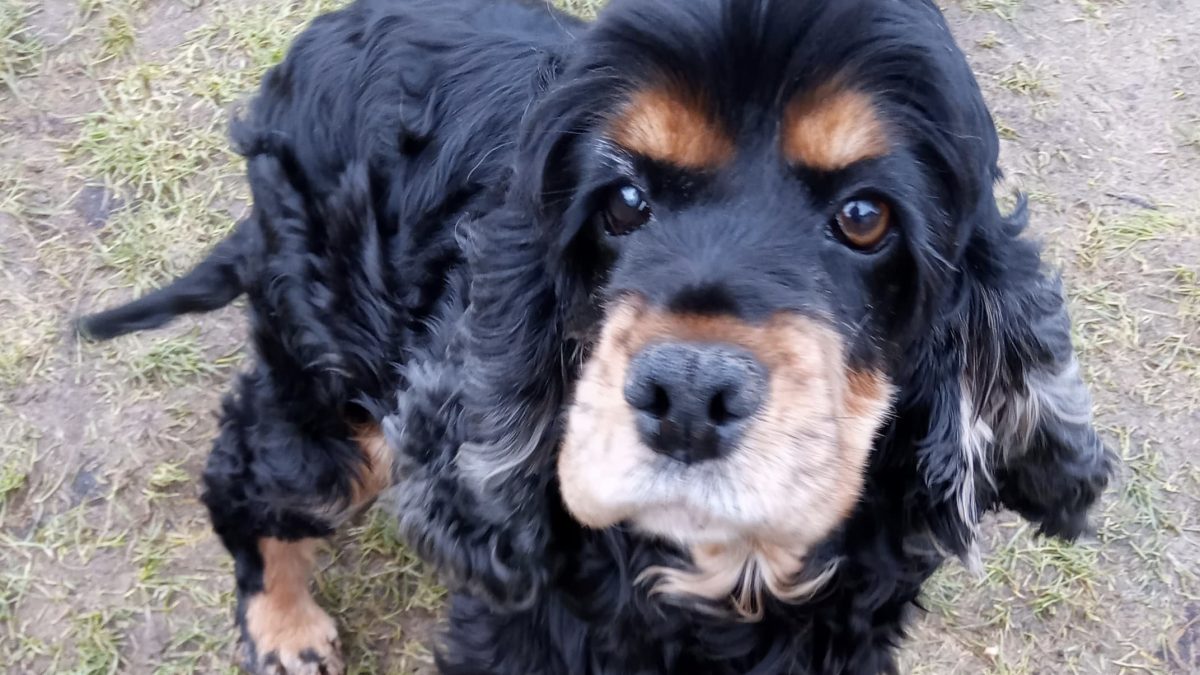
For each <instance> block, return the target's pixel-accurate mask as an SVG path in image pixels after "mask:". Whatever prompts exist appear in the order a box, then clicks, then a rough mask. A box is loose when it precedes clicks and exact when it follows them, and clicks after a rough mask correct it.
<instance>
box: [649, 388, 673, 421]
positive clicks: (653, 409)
mask: <svg viewBox="0 0 1200 675" xmlns="http://www.w3.org/2000/svg"><path fill="white" fill-rule="evenodd" d="M646 412H648V413H650V414H651V415H654V416H655V417H657V418H659V419H661V418H663V417H666V416H667V413H669V412H671V395H670V394H668V393H667V390H666V389H664V388H662V387H661V386H659V385H657V384H656V385H654V393H653V397H652V398H651V400H650V405H648V406H646Z"/></svg>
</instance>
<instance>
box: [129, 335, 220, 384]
mask: <svg viewBox="0 0 1200 675" xmlns="http://www.w3.org/2000/svg"><path fill="white" fill-rule="evenodd" d="M130 370H131V371H132V372H133V373H134V377H136V378H137V379H138V380H139V381H140V382H141V383H143V384H152V385H167V386H172V387H177V386H181V385H183V384H185V383H187V382H191V381H196V380H199V379H201V378H207V377H208V376H210V375H212V374H214V373H216V372H217V371H218V367H217V366H216V365H215V364H214V363H213V360H212V358H211V357H209V356H208V355H207V354H205V353H204V349H203V347H202V346H201V344H200V341H199V340H198V339H197V338H196V336H195V335H183V336H180V337H177V338H172V339H165V340H159V341H158V342H155V343H154V344H153V345H151V346H150V348H149V349H147V350H145V351H144V352H143V353H141V354H140V355H138V356H135V357H134V358H133V359H132V360H131V362H130Z"/></svg>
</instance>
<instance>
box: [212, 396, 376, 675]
mask: <svg viewBox="0 0 1200 675" xmlns="http://www.w3.org/2000/svg"><path fill="white" fill-rule="evenodd" d="M264 390H266V388H264V387H260V386H258V385H257V384H256V383H255V382H254V380H253V376H251V377H249V378H247V379H246V380H244V381H243V386H242V394H243V396H242V397H240V398H238V399H234V400H231V401H230V402H229V403H227V405H226V408H225V416H224V419H223V422H222V429H221V434H220V436H219V437H218V440H217V443H216V445H215V447H214V449H213V453H212V455H211V456H210V458H209V462H208V467H207V468H206V470H205V474H204V481H205V493H204V501H205V503H206V505H207V506H208V508H209V513H210V515H211V517H212V523H213V529H214V530H215V531H216V533H217V534H218V535H219V536H220V538H221V541H222V543H224V545H225V547H226V548H227V549H228V550H229V552H230V554H231V555H232V556H233V559H234V567H235V573H236V577H237V595H238V609H237V621H238V626H239V628H240V632H241V645H240V649H239V652H240V656H241V659H242V664H243V666H244V667H245V669H246V670H247V671H248V672H250V673H252V674H253V675H341V673H343V672H344V666H343V662H342V658H341V655H340V653H339V643H338V634H337V627H336V624H335V622H334V620H333V619H332V618H331V617H330V616H329V615H328V614H326V613H325V612H324V611H323V610H322V609H321V608H320V606H319V605H318V604H317V601H316V600H315V599H314V598H313V596H312V594H311V593H310V590H309V585H310V581H311V573H312V569H313V565H314V558H315V552H316V548H317V544H318V542H319V539H321V538H323V537H326V536H328V535H330V534H332V533H333V532H335V531H336V530H337V528H338V527H340V526H341V525H342V524H343V523H345V522H346V521H347V520H349V519H350V518H351V517H352V516H353V515H354V514H355V513H357V512H359V511H361V510H362V509H363V508H364V507H365V506H367V505H368V504H369V503H370V502H371V501H373V500H374V498H375V497H376V496H377V495H378V494H379V493H380V492H381V491H382V490H384V489H385V488H387V487H388V486H390V485H391V484H392V482H393V474H392V456H391V454H390V452H389V449H388V445H387V443H386V442H384V440H383V437H382V435H381V433H380V432H379V430H378V428H377V427H374V426H367V427H364V428H361V429H359V430H358V432H355V431H353V430H351V428H350V427H348V426H344V425H340V424H339V425H332V427H328V428H327V427H321V428H319V429H317V430H314V429H313V428H312V427H311V426H299V425H296V424H292V423H289V422H288V421H287V420H286V419H284V418H283V417H282V416H281V415H279V414H277V410H278V409H277V408H274V407H273V406H272V405H271V403H270V401H267V402H265V403H264V400H266V399H265V397H266V396H271V394H270V393H269V391H270V390H266V391H267V392H268V393H267V394H265V395H264V397H263V398H260V397H257V396H256V394H260V393H263V392H264ZM271 400H273V399H271ZM256 402H257V403H258V405H256ZM313 417H314V418H315V419H323V418H322V417H321V416H320V411H317V412H316V413H313ZM317 431H319V432H322V433H317Z"/></svg>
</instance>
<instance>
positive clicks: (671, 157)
mask: <svg viewBox="0 0 1200 675" xmlns="http://www.w3.org/2000/svg"><path fill="white" fill-rule="evenodd" d="M609 133H610V138H611V139H612V140H613V142H615V143H617V144H618V145H620V146H621V147H623V148H625V149H626V150H628V151H630V152H633V153H636V154H639V155H642V156H644V157H649V158H650V159H654V160H657V161H660V162H666V163H669V164H674V165H676V166H680V167H684V168H688V169H711V168H714V167H717V166H719V165H721V164H724V163H725V162H727V161H729V159H730V158H731V157H732V156H733V142H732V141H731V140H730V139H729V137H728V136H727V135H726V134H725V133H724V131H722V130H721V128H720V127H719V126H718V125H717V124H716V122H714V121H713V119H712V117H711V116H710V115H709V113H708V112H707V111H706V110H704V108H703V106H701V105H700V103H699V102H698V101H697V100H696V97H694V96H689V95H686V94H683V93H681V92H679V91H678V90H676V89H671V88H655V89H643V90H641V91H638V92H636V93H634V94H633V96H632V97H630V99H629V101H628V103H626V104H625V107H624V108H623V109H622V110H621V111H620V113H619V114H618V116H617V118H616V119H614V120H613V122H612V125H611V127H610V131H609Z"/></svg>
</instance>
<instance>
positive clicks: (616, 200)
mask: <svg viewBox="0 0 1200 675" xmlns="http://www.w3.org/2000/svg"><path fill="white" fill-rule="evenodd" d="M650 215H651V213H650V205H649V204H648V203H646V198H645V196H644V195H643V194H642V191H641V190H639V189H637V188H636V187H634V186H632V185H622V186H619V187H616V188H614V189H613V190H612V192H610V193H609V195H608V198H607V200H606V201H605V204H604V209H603V211H601V213H600V218H601V220H602V221H603V223H604V231H605V232H607V233H609V234H610V235H612V236H614V237H623V236H625V235H627V234H632V233H634V232H636V231H637V230H638V228H640V227H641V226H643V225H645V224H646V223H647V221H649V220H650Z"/></svg>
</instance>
